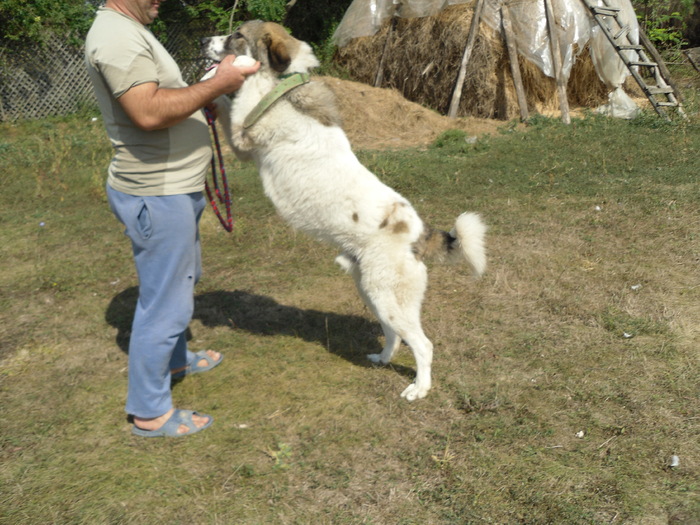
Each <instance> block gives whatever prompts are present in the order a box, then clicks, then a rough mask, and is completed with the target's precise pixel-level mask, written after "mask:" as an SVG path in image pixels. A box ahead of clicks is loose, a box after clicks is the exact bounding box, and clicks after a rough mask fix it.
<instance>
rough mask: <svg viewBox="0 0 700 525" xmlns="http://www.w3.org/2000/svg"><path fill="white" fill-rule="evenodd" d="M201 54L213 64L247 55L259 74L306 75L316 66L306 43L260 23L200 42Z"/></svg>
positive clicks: (316, 60) (243, 26) (248, 23)
mask: <svg viewBox="0 0 700 525" xmlns="http://www.w3.org/2000/svg"><path fill="white" fill-rule="evenodd" d="M202 52H203V54H204V55H205V56H206V57H207V58H209V59H211V60H215V61H219V60H221V59H223V58H224V57H225V56H227V55H248V56H250V57H252V58H254V59H255V60H258V61H259V62H260V64H261V69H262V70H269V71H273V72H275V73H278V74H285V73H307V72H308V71H309V70H310V69H312V68H314V67H318V65H319V63H318V59H317V58H316V56H315V55H314V53H313V51H312V49H311V46H309V45H308V44H307V43H306V42H302V41H301V40H297V39H296V38H294V37H293V36H291V35H290V34H289V33H287V31H286V30H285V29H284V27H282V26H281V25H279V24H275V23H274V22H262V21H260V20H253V21H250V22H245V23H244V24H242V25H241V26H239V28H238V29H237V30H236V31H235V32H234V33H233V34H231V35H225V36H213V37H210V38H203V39H202Z"/></svg>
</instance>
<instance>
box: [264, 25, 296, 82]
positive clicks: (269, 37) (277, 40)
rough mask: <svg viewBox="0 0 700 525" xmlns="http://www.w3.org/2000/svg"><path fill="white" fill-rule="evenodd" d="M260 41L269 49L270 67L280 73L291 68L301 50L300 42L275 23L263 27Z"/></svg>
mask: <svg viewBox="0 0 700 525" xmlns="http://www.w3.org/2000/svg"><path fill="white" fill-rule="evenodd" d="M260 41H262V44H263V46H265V47H266V48H267V58H268V61H269V65H270V67H271V68H272V69H274V70H275V71H277V72H279V73H282V72H284V71H285V70H286V69H287V68H288V67H289V64H290V63H291V62H292V59H293V58H294V56H295V55H296V53H297V51H298V50H299V41H298V40H297V39H296V38H294V37H293V36H291V35H290V34H289V33H287V31H286V30H285V29H284V27H282V26H281V25H279V24H275V23H274V22H265V23H264V24H263V25H262V35H261V38H260Z"/></svg>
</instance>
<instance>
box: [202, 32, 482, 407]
mask: <svg viewBox="0 0 700 525" xmlns="http://www.w3.org/2000/svg"><path fill="white" fill-rule="evenodd" d="M202 46H203V51H204V52H205V54H206V55H207V56H208V57H209V58H211V59H213V60H222V59H224V58H225V57H228V58H226V61H229V60H231V58H230V55H236V56H237V57H238V58H236V60H235V61H234V62H233V63H234V64H235V63H236V62H238V63H241V61H251V60H253V61H259V62H260V63H261V67H260V69H259V70H258V72H257V73H255V74H254V75H251V76H250V77H248V79H247V80H246V82H245V83H244V84H243V86H242V87H241V88H240V89H239V90H238V91H237V92H236V94H235V96H234V98H233V100H232V101H231V107H230V111H229V110H228V109H224V110H223V111H220V115H221V117H220V121H221V123H222V127H223V129H224V133H225V134H226V136H227V138H228V139H229V142H230V144H231V148H232V149H233V151H234V152H235V154H236V155H237V156H238V157H239V158H240V159H241V160H253V161H254V162H255V163H256V165H257V168H258V171H259V174H260V177H261V179H262V183H263V188H264V190H265V194H266V195H267V196H268V197H269V198H270V200H271V201H272V203H273V204H274V205H275V208H276V209H277V212H278V213H279V214H280V216H281V217H282V218H283V219H284V220H285V221H287V222H288V223H289V224H290V225H291V226H292V227H294V228H295V229H298V230H301V231H304V232H306V233H308V234H309V235H311V236H312V237H315V238H317V239H319V240H321V241H324V242H328V243H329V244H332V245H334V246H337V247H338V248H339V249H340V250H341V254H340V255H339V256H338V257H337V258H336V262H337V263H338V264H339V265H340V266H341V267H342V268H343V269H344V270H345V271H346V272H347V273H349V274H351V275H352V277H353V279H354V281H355V284H356V286H357V289H358V291H359V294H360V296H361V297H362V299H363V301H364V302H365V304H367V306H368V307H369V308H370V310H371V311H372V312H374V314H375V315H376V316H377V318H378V319H379V322H380V324H381V326H382V330H383V331H384V336H385V340H386V342H385V346H384V348H383V350H382V351H381V353H379V354H370V355H369V356H368V357H369V359H370V360H372V361H373V362H375V363H381V364H388V363H389V362H390V361H391V359H392V357H393V356H394V354H395V352H396V350H397V349H398V348H399V346H400V344H401V341H404V342H406V344H407V345H408V346H409V347H410V348H411V351H412V352H413V355H414V358H415V361H416V379H415V382H414V383H412V384H411V385H409V386H408V387H407V388H406V389H405V390H404V391H403V392H402V394H401V396H402V397H404V398H405V399H407V400H409V401H413V400H415V399H420V398H423V397H425V396H426V395H427V393H428V391H429V390H430V387H431V368H432V360H433V345H432V343H431V342H430V340H429V339H428V338H427V337H426V336H425V334H424V333H423V328H422V325H421V319H420V315H421V306H422V303H423V297H424V295H425V290H426V287H427V282H428V276H427V269H426V266H425V264H424V262H423V260H424V259H425V258H426V257H430V256H434V257H437V258H438V259H441V260H444V261H445V262H466V263H467V264H468V265H469V266H470V268H471V270H472V273H473V274H474V275H477V276H478V275H481V273H483V271H484V270H485V268H486V254H485V249H484V235H485V232H486V227H485V226H484V224H483V223H482V221H481V219H480V218H479V216H478V215H477V214H475V213H463V214H461V215H460V216H459V217H458V218H457V220H456V222H455V225H454V227H453V229H452V230H451V231H450V232H446V231H441V230H435V229H433V228H431V227H429V226H427V225H425V224H424V223H423V221H422V220H421V219H420V217H419V216H418V214H417V213H416V211H415V210H414V209H413V207H412V206H411V204H410V203H409V202H408V201H407V200H406V199H405V198H403V197H402V196H401V195H399V194H398V193H397V192H396V191H394V190H393V189H391V188H389V187H388V186H386V185H385V184H383V183H382V182H381V181H380V180H379V179H378V178H377V177H376V176H375V175H374V174H373V173H371V172H370V171H369V170H367V168H365V167H364V166H363V165H362V164H361V163H360V162H359V160H358V159H357V157H356V156H355V154H354V153H353V152H352V149H351V147H350V143H349V141H348V139H347V137H346V135H345V133H344V132H343V130H342V128H341V125H340V114H339V111H338V109H337V107H336V104H335V97H334V95H333V93H332V91H331V90H330V89H329V88H328V87H327V86H325V85H324V84H323V83H321V82H316V81H311V80H310V78H309V76H308V72H309V70H311V69H313V68H315V67H317V66H318V65H319V63H318V60H317V58H316V57H315V56H314V54H313V51H312V50H311V47H310V46H309V45H308V44H307V43H305V42H302V41H300V40H297V39H295V38H293V37H292V36H290V35H289V34H288V33H287V32H286V31H285V29H284V28H283V27H282V26H280V25H278V24H274V23H271V22H261V21H251V22H246V23H244V24H243V25H241V26H240V27H239V28H238V30H237V31H236V32H235V33H233V34H232V35H227V36H218V37H211V38H208V39H204V40H203V41H202ZM230 65H231V64H225V63H221V64H220V65H219V67H230ZM217 102H218V103H219V104H220V105H221V106H222V107H223V108H225V107H226V105H227V104H228V101H227V100H219V101H217ZM227 115H228V116H229V118H226V117H227Z"/></svg>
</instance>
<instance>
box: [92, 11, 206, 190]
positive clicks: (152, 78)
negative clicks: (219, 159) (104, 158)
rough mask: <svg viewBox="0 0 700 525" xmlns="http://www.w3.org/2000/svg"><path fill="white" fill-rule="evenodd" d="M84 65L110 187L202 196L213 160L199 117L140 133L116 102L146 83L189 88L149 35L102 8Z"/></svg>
mask: <svg viewBox="0 0 700 525" xmlns="http://www.w3.org/2000/svg"><path fill="white" fill-rule="evenodd" d="M85 59H86V63H87V68H88V73H89V75H90V79H91V80H92V84H93V87H94V90H95V95H96V96H97V102H98V104H99V106H100V111H101V112H102V116H103V118H104V121H105V126H106V128H107V135H108V136H109V139H110V141H111V142H112V146H113V147H114V150H115V154H114V158H113V159H112V162H111V163H110V166H109V175H108V178H107V181H108V184H109V185H110V186H111V187H112V188H114V189H115V190H117V191H121V192H123V193H128V194H131V195H140V196H153V195H178V194H184V193H193V192H197V191H202V189H203V188H204V178H205V175H206V172H207V170H208V168H209V165H210V161H211V155H212V152H211V139H210V136H209V128H208V126H207V122H206V119H205V117H204V115H203V113H202V112H201V111H197V112H195V113H194V114H193V115H192V116H190V117H189V118H187V119H185V120H184V121H182V122H180V123H178V124H176V125H174V126H172V127H170V128H167V129H162V130H156V131H143V130H141V129H139V128H138V127H137V126H136V125H135V124H134V123H133V122H132V121H131V119H130V118H129V117H128V116H127V114H126V113H125V112H124V109H123V108H122V106H121V104H120V103H119V102H118V99H119V97H120V96H122V95H123V94H124V93H126V92H127V91H128V90H129V89H130V88H132V87H134V86H138V85H140V84H144V83H147V82H155V83H157V84H158V85H159V87H161V88H181V87H186V86H187V84H186V83H185V81H184V80H183V79H182V74H181V73H180V68H179V67H178V66H177V64H176V63H175V60H174V59H173V58H172V57H171V56H170V54H169V53H168V52H167V51H166V50H165V48H164V47H163V46H162V45H161V43H160V42H158V40H157V39H156V38H155V36H153V33H151V32H150V31H149V30H148V29H147V28H146V27H145V26H143V25H142V24H140V23H139V22H137V21H136V20H134V19H132V18H130V17H128V16H126V15H123V14H121V13H118V12H117V11H114V10H112V9H107V8H100V9H99V10H98V12H97V17H96V18H95V21H94V22H93V25H92V27H91V28H90V31H89V33H88V35H87V39H86V41H85Z"/></svg>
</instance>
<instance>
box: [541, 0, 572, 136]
mask: <svg viewBox="0 0 700 525" xmlns="http://www.w3.org/2000/svg"><path fill="white" fill-rule="evenodd" d="M544 8H545V12H546V13H547V27H548V30H549V44H550V49H551V51H552V66H553V67H554V78H556V80H557V91H558V93H559V108H560V109H561V120H562V121H563V122H564V124H571V116H570V115H569V99H568V97H567V95H566V80H565V79H564V75H563V72H562V64H561V49H560V48H559V31H558V30H557V21H556V18H555V17H554V9H553V8H552V0H544Z"/></svg>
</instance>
